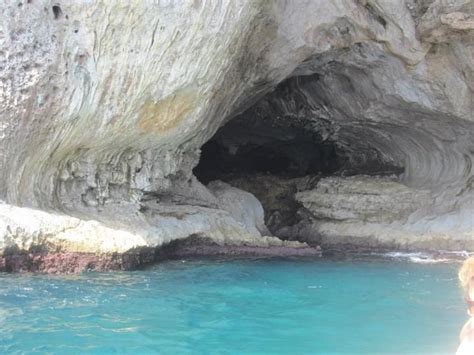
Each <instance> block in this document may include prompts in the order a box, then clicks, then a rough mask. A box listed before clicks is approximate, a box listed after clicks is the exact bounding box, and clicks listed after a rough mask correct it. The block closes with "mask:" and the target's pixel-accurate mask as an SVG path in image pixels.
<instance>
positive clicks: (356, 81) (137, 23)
mask: <svg viewBox="0 0 474 355" xmlns="http://www.w3.org/2000/svg"><path fill="white" fill-rule="evenodd" d="M473 7H474V5H473V2H472V1H463V0H457V1H454V0H452V1H442V0H434V1H430V0H428V1H414V0H413V1H409V0H406V1H389V0H366V1H363V0H353V1H347V0H334V1H325V0H320V1H319V0H311V1H298V2H293V1H290V2H285V1H276V2H269V1H223V2H219V1H210V2H206V1H200V0H192V1H191V0H189V1H187V0H177V1H137V2H129V1H117V2H115V1H102V0H93V1H89V0H87V1H86V0H79V1H69V0H65V1H49V0H31V1H22V0H20V1H9V0H7V1H4V2H3V3H2V4H1V5H0V19H1V21H0V199H1V200H3V202H2V204H0V246H2V248H3V249H6V248H17V249H20V250H28V249H29V248H31V247H32V246H38V245H40V246H42V247H44V248H46V249H48V250H68V251H86V252H96V251H100V252H113V251H119V252H124V251H127V250H130V249H133V248H136V247H139V246H158V245H161V244H163V243H165V242H168V241H170V240H172V239H176V238H185V237H188V236H191V235H202V236H206V237H210V238H213V239H214V240H216V241H218V242H219V243H241V242H242V241H246V242H248V243H254V244H256V245H269V244H272V243H274V244H279V243H280V241H279V240H277V239H276V238H274V239H272V238H261V237H260V233H259V232H258V231H260V232H261V231H262V227H261V225H259V224H261V217H258V216H257V217H256V216H255V215H254V212H255V208H254V207H249V208H248V213H250V214H252V216H243V217H242V216H240V217H239V216H236V214H235V213H234V214H232V213H231V212H229V209H228V208H226V207H225V206H229V201H227V200H226V201H225V202H224V203H223V202H222V201H219V199H220V198H221V197H220V196H222V194H220V195H219V196H217V197H216V195H215V194H214V193H213V191H212V189H210V190H209V189H207V188H206V187H205V186H203V185H202V184H201V183H200V182H199V181H197V179H196V178H195V177H194V176H193V173H192V169H193V167H195V166H196V165H197V163H198V161H199V154H200V147H201V146H202V145H203V144H204V143H205V142H206V141H207V140H209V139H210V138H211V137H212V136H213V135H214V134H215V132H216V131H217V129H218V128H219V127H220V126H222V125H223V124H224V123H225V122H228V121H229V120H230V119H232V118H233V117H235V116H236V115H238V114H241V113H243V112H244V111H245V114H244V115H247V116H249V117H253V118H255V119H259V118H262V116H264V115H268V116H272V117H273V118H275V119H282V120H295V122H296V121H297V122H298V124H300V125H301V126H302V127H305V128H306V129H310V130H314V131H315V132H317V133H318V134H319V135H322V136H325V137H326V138H330V139H332V140H334V141H336V142H337V143H338V144H339V146H340V147H343V148H344V149H346V152H347V156H348V160H349V162H350V164H351V166H352V167H356V168H357V167H360V169H361V170H362V171H363V169H364V166H366V165H367V164H369V163H370V162H371V160H378V161H383V162H387V163H390V164H394V165H398V166H401V167H403V168H404V171H405V173H404V175H403V176H402V177H401V180H400V181H399V183H401V184H404V185H407V186H408V187H407V188H411V189H414V190H419V189H422V190H423V191H422V192H420V194H421V195H423V198H424V199H426V200H423V201H426V203H423V204H420V203H419V201H417V203H416V204H415V207H416V208H414V209H411V207H410V213H409V216H405V215H404V218H405V220H404V221H403V222H402V223H400V228H398V227H397V228H396V229H397V230H399V233H401V234H403V235H404V237H405V238H408V240H411V239H410V238H412V239H413V238H415V239H416V238H430V237H433V238H438V237H439V236H440V235H443V238H445V239H446V240H449V238H452V237H455V238H457V239H459V240H461V241H463V242H462V243H461V244H456V246H461V247H466V248H474V246H473V242H472V238H473V234H472V218H473V217H472V213H473V206H472V204H473V172H472V159H473V154H474V153H473V152H474V138H473V137H474V118H473V116H472V91H473V83H474V80H473V79H474V78H473V60H472V59H473V58H472V54H473V48H474V44H473V38H474V37H473V29H474V18H473V12H474V11H473ZM285 80H286V81H285ZM283 81H285V82H284V83H283V84H281V85H280V86H279V87H278V89H277V90H276V91H273V90H274V89H275V88H276V87H277V85H278V84H280V83H282V82H283ZM255 104H256V105H255ZM252 106H253V107H252ZM253 118H252V119H253ZM235 194H236V192H235V191H234V190H232V193H230V194H223V195H224V196H235ZM316 195H317V194H316ZM388 195H390V194H388ZM308 196H309V195H308ZM308 196H307V197H305V201H306V202H307V203H309V202H308V198H309V197H308ZM398 198H399V199H401V198H402V197H398ZM244 200H245V198H244V199H240V198H238V201H244ZM252 201H253V200H252ZM252 203H254V201H253V202H252ZM230 204H231V205H232V202H230ZM312 205H313V206H314V205H315V204H312ZM334 208H338V207H337V203H335V204H334ZM257 209H258V208H257ZM259 218H260V220H259V221H256V219H259ZM239 219H241V220H239ZM249 220H252V221H256V225H255V226H253V227H249V226H248V221H249ZM339 222H340V221H339ZM339 222H338V221H337V220H336V221H329V223H332V226H333V229H332V232H331V233H332V234H334V235H338V234H346V235H349V234H351V233H352V232H348V231H347V226H346V225H343V224H341V223H339ZM358 222H361V221H360V220H358ZM362 222H363V221H362ZM362 222H361V223H362ZM342 223H344V222H342ZM377 223H378V224H379V227H380V224H381V225H382V227H383V226H386V225H388V224H391V223H393V221H392V220H390V221H380V220H378V221H377ZM318 226H319V227H318V228H320V230H319V231H318V233H319V232H320V233H325V230H327V228H326V227H327V226H326V227H324V226H322V227H321V225H320V224H319V225H318ZM357 226H358V225H356V228H357ZM382 227H381V228H382ZM325 228H326V229H325ZM377 230H378V229H377ZM331 233H329V232H328V235H329V234H331ZM332 234H331V235H332ZM362 234H364V236H367V235H373V234H376V233H373V232H372V233H371V232H367V231H366V232H363V233H362ZM407 236H408V237H407ZM448 244H449V243H448Z"/></svg>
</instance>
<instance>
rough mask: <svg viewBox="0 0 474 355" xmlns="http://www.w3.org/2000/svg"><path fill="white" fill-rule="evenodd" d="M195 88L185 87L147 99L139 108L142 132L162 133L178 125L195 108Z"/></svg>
mask: <svg viewBox="0 0 474 355" xmlns="http://www.w3.org/2000/svg"><path fill="white" fill-rule="evenodd" d="M196 103H197V94H196V89H195V88H193V87H191V88H190V87H186V88H184V89H181V90H178V91H176V92H174V93H173V94H171V95H169V96H166V97H165V98H163V99H161V100H159V101H154V100H148V101H146V102H145V104H144V105H143V106H142V108H141V110H140V120H139V125H140V129H141V130H142V131H144V132H154V133H163V132H167V131H169V130H170V129H172V128H174V127H176V126H177V125H179V124H180V123H181V122H182V121H183V120H184V119H185V118H186V116H187V115H188V114H189V113H190V112H191V111H193V110H194V109H195V107H196Z"/></svg>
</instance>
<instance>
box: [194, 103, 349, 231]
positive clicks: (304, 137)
mask: <svg viewBox="0 0 474 355" xmlns="http://www.w3.org/2000/svg"><path fill="white" fill-rule="evenodd" d="M344 163H345V155H344V154H343V152H341V151H340V149H339V148H338V147H337V146H336V144H335V143H334V142H333V141H330V140H323V139H322V137H321V136H319V135H318V134H317V133H315V132H314V131H310V130H308V129H307V128H306V127H304V126H301V125H298V124H295V122H293V121H292V120H273V119H266V118H262V117H260V118H259V119H255V115H254V112H252V111H251V110H250V111H249V112H246V113H244V114H242V115H239V116H237V117H236V118H234V119H232V120H231V121H230V122H228V123H227V124H226V125H224V126H223V127H222V128H221V129H220V130H219V131H218V132H217V133H216V134H215V135H214V137H213V138H212V139H211V140H210V141H208V142H207V143H206V144H205V145H204V146H203V147H202V148H201V159H200V162H199V164H198V165H197V166H196V168H195V169H194V174H195V176H196V177H197V178H198V179H199V180H200V181H201V182H202V183H203V184H208V183H209V182H211V181H213V180H221V181H224V182H226V183H229V184H230V185H232V186H235V187H237V188H240V189H242V190H245V191H248V192H250V193H252V194H253V195H255V196H256V197H257V198H258V199H259V201H260V202H261V203H262V205H263V208H264V210H265V224H266V226H267V227H268V229H269V230H270V232H272V233H273V234H274V235H280V236H282V237H285V235H284V234H285V233H284V232H282V233H280V231H282V229H283V228H285V227H288V226H292V225H295V224H297V223H298V222H299V221H300V220H301V218H302V216H301V214H300V213H298V211H299V210H300V209H301V207H302V206H301V205H300V204H299V203H298V202H297V201H296V200H295V198H294V196H295V193H296V192H297V191H298V190H299V189H302V188H305V189H306V188H311V187H312V186H314V185H315V184H316V183H317V182H318V181H319V179H320V178H321V177H323V176H328V175H334V174H337V173H338V171H340V169H341V167H342V166H344ZM310 185H311V186H310Z"/></svg>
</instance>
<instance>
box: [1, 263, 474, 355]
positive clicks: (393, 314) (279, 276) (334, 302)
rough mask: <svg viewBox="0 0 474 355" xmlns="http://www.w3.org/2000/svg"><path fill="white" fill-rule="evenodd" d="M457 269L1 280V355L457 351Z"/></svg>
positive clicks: (256, 267)
mask: <svg viewBox="0 0 474 355" xmlns="http://www.w3.org/2000/svg"><path fill="white" fill-rule="evenodd" d="M457 267H458V265H457V264H442V265H441V264H436V265H421V264H414V263H403V262H398V261H389V260H372V261H368V260H358V261H357V260H356V261H350V260H345V261H334V260H327V259H318V260H308V259H306V260H288V259H278V260H277V259H267V260H233V261H229V260H227V261H219V260H213V261H212V260H211V261H209V260H207V261H199V260H195V261H186V262H183V261H173V262H166V263H162V264H159V265H156V266H154V267H152V268H149V269H147V270H143V271H135V272H116V273H89V274H83V275H75V276H38V275H12V274H2V275H0V353H2V354H4V353H15V352H17V353H22V352H28V353H30V352H37V353H44V352H51V353H69V354H70V353H99V354H104V353H135V354H142V353H164V354H181V353H198V354H208V353H217V354H242V353H286V354H302V353H305V354H306V353H311V354H314V353H350V354H358V353H361V354H362V353H453V352H454V350H455V349H456V346H457V338H458V334H459V331H460V329H461V327H462V325H463V323H464V321H465V320H466V314H465V311H464V306H463V304H462V299H461V297H460V294H459V290H458V288H457V284H456V269H457Z"/></svg>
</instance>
